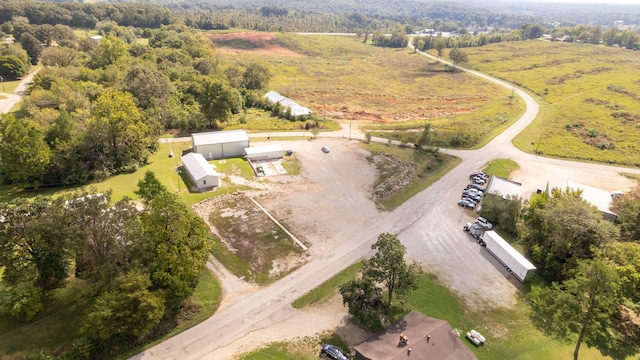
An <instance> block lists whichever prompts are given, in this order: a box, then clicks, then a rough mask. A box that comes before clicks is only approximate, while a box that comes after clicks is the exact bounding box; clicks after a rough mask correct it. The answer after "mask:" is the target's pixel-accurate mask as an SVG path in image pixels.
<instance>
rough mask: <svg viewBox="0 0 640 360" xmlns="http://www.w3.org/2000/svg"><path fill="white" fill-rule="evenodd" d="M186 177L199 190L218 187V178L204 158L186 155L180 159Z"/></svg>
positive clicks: (197, 155)
mask: <svg viewBox="0 0 640 360" xmlns="http://www.w3.org/2000/svg"><path fill="white" fill-rule="evenodd" d="M180 159H181V160H182V165H183V166H184V169H185V170H186V171H187V175H189V178H190V179H191V181H192V182H193V183H194V184H195V186H196V188H197V189H199V190H208V189H211V188H213V187H215V186H219V185H220V176H219V175H218V173H217V172H216V171H215V170H214V169H213V168H214V165H212V164H209V163H208V162H207V160H206V159H205V158H204V156H202V155H200V154H197V153H188V154H186V155H184V156H183V157H181V158H180Z"/></svg>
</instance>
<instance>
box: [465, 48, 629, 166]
mask: <svg viewBox="0 0 640 360" xmlns="http://www.w3.org/2000/svg"><path fill="white" fill-rule="evenodd" d="M465 51H466V52H467V54H468V55H469V63H468V66H469V67H470V68H474V69H479V70H480V71H482V72H484V73H487V74H490V75H492V76H495V77H497V78H501V79H505V80H507V81H509V82H513V83H515V84H518V85H519V86H521V87H523V88H525V89H527V90H529V91H530V92H532V93H533V94H535V95H536V96H537V97H538V98H539V102H540V103H541V104H542V105H543V106H542V108H541V112H540V114H539V116H538V118H537V119H536V120H535V121H534V123H533V124H532V125H531V126H529V127H528V128H527V129H525V130H524V131H523V132H522V133H521V134H520V135H518V136H517V137H516V138H515V140H514V144H515V145H516V146H517V147H518V148H520V149H521V150H523V151H526V152H529V153H535V152H538V153H539V154H543V155H546V156H552V157H561V158H570V159H578V160H585V161H597V162H603V163H612V164H621V165H629V166H640V75H638V74H639V73H638V69H640V57H638V53H637V52H634V51H630V50H624V49H619V48H614V47H605V46H598V45H588V44H570V43H552V42H546V41H526V42H515V43H499V44H491V45H488V46H484V47H478V48H469V49H465Z"/></svg>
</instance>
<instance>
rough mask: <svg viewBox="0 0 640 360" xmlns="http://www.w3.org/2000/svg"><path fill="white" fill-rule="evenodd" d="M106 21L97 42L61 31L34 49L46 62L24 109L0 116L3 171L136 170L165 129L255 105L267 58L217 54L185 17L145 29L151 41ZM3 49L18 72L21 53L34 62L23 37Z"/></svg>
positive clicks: (33, 177)
mask: <svg viewBox="0 0 640 360" xmlns="http://www.w3.org/2000/svg"><path fill="white" fill-rule="evenodd" d="M103 25H104V26H103V27H102V28H101V31H103V34H105V36H104V38H103V39H102V40H101V41H100V42H99V43H98V42H96V41H93V40H91V39H83V40H80V41H72V39H66V40H68V41H66V42H62V43H61V44H59V45H58V46H51V47H48V48H45V49H43V50H42V51H41V53H40V55H39V56H38V57H37V58H36V61H37V60H42V63H43V64H44V65H46V67H45V68H44V69H42V70H41V71H40V72H39V73H38V75H37V76H36V77H35V78H34V81H33V84H32V86H31V87H30V88H29V90H28V95H27V96H26V97H25V98H24V101H23V109H24V113H25V114H26V116H25V117H23V118H20V119H16V118H14V117H13V115H4V116H3V117H2V119H1V120H0V139H2V141H1V142H0V172H1V173H2V174H3V175H4V179H5V181H9V182H13V183H15V184H21V185H24V186H28V187H36V188H37V187H40V186H61V185H71V184H79V183H85V182H88V181H92V180H102V179H105V178H107V177H109V176H111V175H113V174H119V173H127V172H133V171H135V170H136V169H137V168H138V167H139V166H141V165H143V164H145V163H146V161H147V159H148V157H149V155H150V154H151V153H152V152H153V151H155V149H156V147H157V139H158V137H159V135H160V134H161V133H162V132H163V131H164V130H166V129H184V130H189V129H203V128H210V129H213V128H218V127H219V126H220V125H221V124H223V123H224V122H226V121H228V120H229V119H230V115H231V114H234V113H235V114H237V113H239V112H240V111H242V109H243V108H245V107H246V106H260V105H261V100H260V99H261V98H262V96H261V94H262V89H263V88H264V87H265V86H266V85H267V83H268V81H269V79H270V77H271V74H270V72H269V70H268V69H267V68H266V67H265V66H264V65H261V64H258V63H253V62H246V63H221V62H219V61H218V60H217V57H216V54H215V52H214V51H213V48H212V45H211V43H210V42H209V41H208V40H206V39H205V38H204V37H202V35H201V34H199V33H196V32H194V31H191V30H189V29H188V28H187V27H185V26H179V25H176V26H171V27H165V28H163V29H157V30H149V31H147V33H146V34H147V35H148V36H149V37H150V38H149V45H148V46H147V45H136V44H128V43H127V41H126V37H127V36H128V35H127V31H126V29H127V28H124V27H121V26H118V25H115V24H114V23H104V24H103ZM117 34H119V35H120V37H118V36H117ZM24 37H26V34H25V35H23V38H24ZM63 45H65V46H63ZM0 51H2V52H0V54H2V55H4V54H7V55H5V56H4V58H8V59H12V61H14V62H15V63H16V64H18V65H16V67H20V66H21V67H20V69H21V70H20V71H21V72H22V74H23V73H24V72H25V71H24V67H26V66H27V65H25V64H24V61H30V62H32V60H31V58H30V57H29V54H28V53H27V52H25V51H24V50H23V49H21V48H20V46H19V45H13V44H8V45H6V46H4V47H3V48H0ZM2 59H3V57H2V56H0V70H2V66H1V65H2ZM16 59H18V60H16ZM27 59H28V60H27ZM20 64H22V65H20Z"/></svg>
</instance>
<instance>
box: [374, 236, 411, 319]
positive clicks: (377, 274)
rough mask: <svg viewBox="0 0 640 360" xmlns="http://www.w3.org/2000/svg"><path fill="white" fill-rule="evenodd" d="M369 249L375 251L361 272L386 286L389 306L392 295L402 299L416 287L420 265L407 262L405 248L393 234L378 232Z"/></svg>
mask: <svg viewBox="0 0 640 360" xmlns="http://www.w3.org/2000/svg"><path fill="white" fill-rule="evenodd" d="M371 249H373V250H376V253H375V254H374V255H373V257H372V258H371V259H370V260H369V261H367V262H366V263H365V266H364V267H363V273H364V274H365V275H366V276H368V277H371V279H373V280H374V281H376V282H378V283H380V284H382V285H383V286H384V287H385V288H386V290H387V306H388V307H390V306H391V301H392V300H393V298H394V296H395V297H397V298H401V299H402V297H403V296H404V295H407V294H408V293H409V292H411V291H412V290H415V289H416V287H417V282H418V274H419V272H420V267H419V265H418V264H416V263H413V264H407V262H406V261H405V259H404V254H405V253H406V249H405V247H404V245H403V244H402V243H401V242H400V240H398V238H397V237H396V236H395V235H393V234H389V233H384V234H380V236H378V240H377V241H376V242H375V243H373V245H371Z"/></svg>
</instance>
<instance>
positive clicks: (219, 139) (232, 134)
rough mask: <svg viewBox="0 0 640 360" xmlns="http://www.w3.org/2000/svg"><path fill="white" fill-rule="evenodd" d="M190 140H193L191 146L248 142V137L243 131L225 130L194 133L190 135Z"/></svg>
mask: <svg viewBox="0 0 640 360" xmlns="http://www.w3.org/2000/svg"><path fill="white" fill-rule="evenodd" d="M191 138H192V139H193V146H199V145H209V144H222V143H231V142H239V141H248V140H249V136H248V135H247V132H246V131H244V130H226V131H213V132H206V133H195V134H191Z"/></svg>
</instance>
